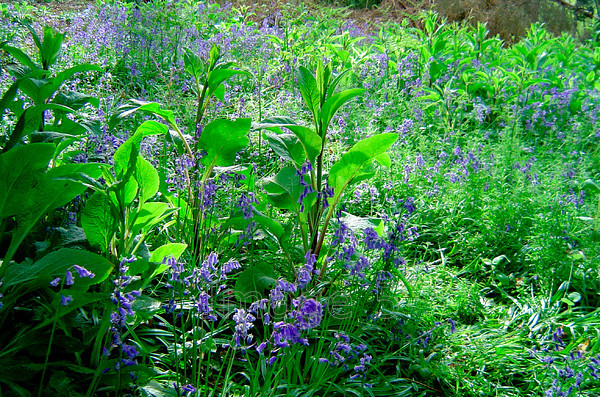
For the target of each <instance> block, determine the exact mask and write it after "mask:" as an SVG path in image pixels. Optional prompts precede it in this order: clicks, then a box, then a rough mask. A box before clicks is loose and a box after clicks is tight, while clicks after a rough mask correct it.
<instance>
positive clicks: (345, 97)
mask: <svg viewBox="0 0 600 397" xmlns="http://www.w3.org/2000/svg"><path fill="white" fill-rule="evenodd" d="M365 91H366V90H365V89H363V88H352V89H349V90H345V91H342V92H338V93H337V94H335V95H333V96H331V97H330V98H328V99H327V100H326V101H325V103H324V104H323V107H322V108H321V120H322V121H323V125H324V126H328V125H329V122H330V121H331V119H332V118H333V116H334V115H335V113H336V112H337V111H338V109H339V108H340V107H341V106H342V105H344V104H345V103H346V102H348V101H349V100H350V99H352V98H354V97H355V96H358V95H362V94H363V93H364V92H365Z"/></svg>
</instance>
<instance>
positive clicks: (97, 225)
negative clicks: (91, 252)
mask: <svg viewBox="0 0 600 397" xmlns="http://www.w3.org/2000/svg"><path fill="white" fill-rule="evenodd" d="M81 226H82V227H83V230H84V231H85V235H86V237H87V239H88V241H89V242H90V244H91V245H92V246H96V247H99V248H100V250H101V251H102V252H106V250H107V249H108V245H109V243H110V240H111V239H112V237H113V234H114V232H115V228H116V224H115V219H114V218H113V215H112V212H111V204H110V199H109V198H108V196H107V195H106V193H104V192H102V191H98V192H95V193H94V194H92V195H91V196H90V198H89V199H88V200H87V201H86V204H85V208H84V209H83V213H82V214H81Z"/></svg>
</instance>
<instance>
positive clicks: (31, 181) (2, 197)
mask: <svg viewBox="0 0 600 397" xmlns="http://www.w3.org/2000/svg"><path fill="white" fill-rule="evenodd" d="M53 155H54V145H53V144H51V143H32V144H29V145H24V146H19V147H17V148H15V149H13V150H11V151H9V152H6V153H2V154H0V219H1V218H5V217H7V216H11V215H16V214H17V213H19V212H20V211H21V208H23V206H28V205H31V204H32V203H31V200H32V193H33V191H34V190H35V189H36V187H37V186H38V184H39V180H40V179H41V178H42V175H43V173H44V171H45V170H46V169H47V168H48V164H49V163H50V160H51V159H52V157H53Z"/></svg>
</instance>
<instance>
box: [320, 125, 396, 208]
mask: <svg viewBox="0 0 600 397" xmlns="http://www.w3.org/2000/svg"><path fill="white" fill-rule="evenodd" d="M397 139H398V135H397V134H393V133H386V134H378V135H374V136H372V137H369V138H366V139H363V140H362V141H359V142H358V143H356V144H355V145H354V146H353V147H352V148H350V149H349V150H348V151H347V152H346V153H344V154H343V155H342V157H341V158H340V159H339V160H338V161H337V162H336V163H335V164H334V165H333V166H332V167H331V170H330V171H329V185H330V186H333V188H334V192H335V196H334V202H336V201H337V200H338V199H339V197H340V196H341V194H342V192H343V191H344V189H345V188H346V186H348V185H349V184H350V183H352V182H353V181H356V179H355V178H356V177H357V176H359V175H360V174H361V172H363V170H364V168H365V167H368V166H370V165H372V162H373V160H374V159H375V158H377V157H379V156H381V155H382V154H383V153H385V152H386V151H387V150H388V149H389V148H390V147H391V146H392V144H393V143H394V142H396V140H397Z"/></svg>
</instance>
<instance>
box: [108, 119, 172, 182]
mask: <svg viewBox="0 0 600 397" xmlns="http://www.w3.org/2000/svg"><path fill="white" fill-rule="evenodd" d="M167 132H168V127H167V126H166V125H164V124H161V123H159V122H157V121H154V120H147V121H144V122H143V123H142V124H141V125H140V126H139V127H138V128H137V130H135V133H134V134H133V136H131V137H130V138H129V139H127V140H126V141H125V142H123V144H122V145H121V146H119V148H118V149H117V150H116V151H115V154H114V155H113V163H114V165H115V175H116V176H117V178H119V176H120V175H124V174H125V173H126V172H127V171H128V168H129V164H130V162H131V157H132V151H135V152H136V153H137V152H139V148H140V143H141V142H142V140H143V139H144V138H145V137H147V136H150V135H166V133H167ZM136 158H137V155H136ZM132 171H133V170H132Z"/></svg>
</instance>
